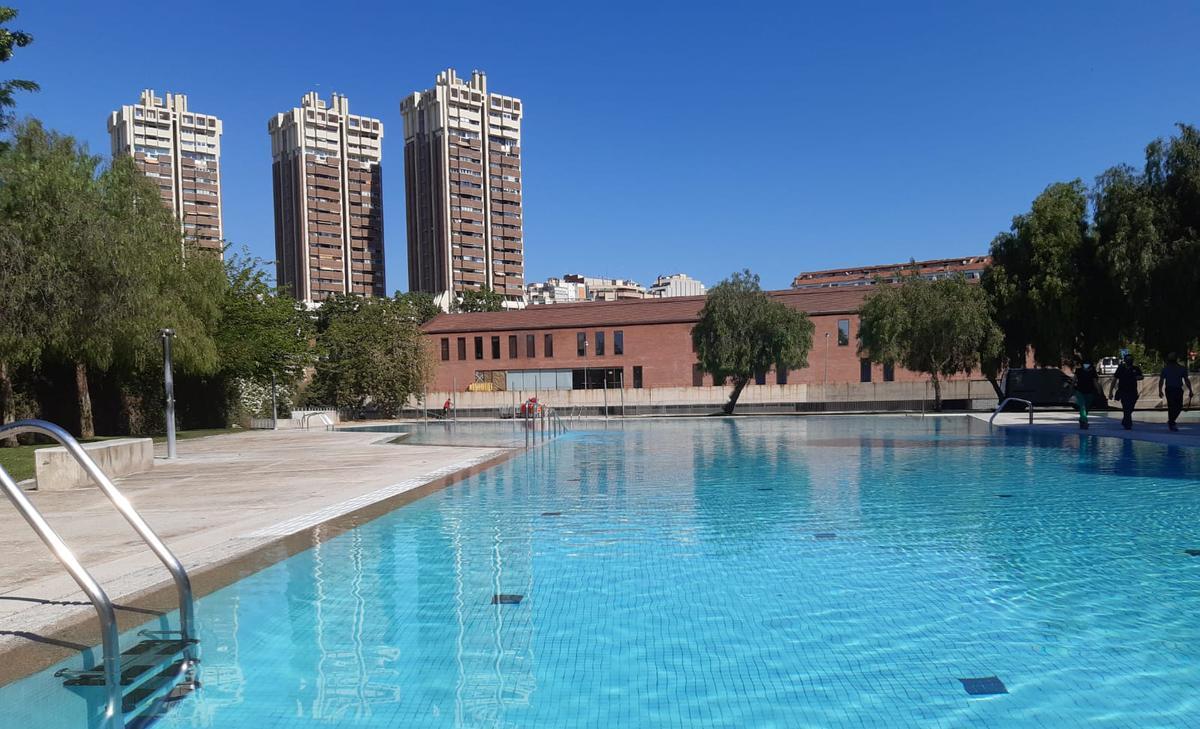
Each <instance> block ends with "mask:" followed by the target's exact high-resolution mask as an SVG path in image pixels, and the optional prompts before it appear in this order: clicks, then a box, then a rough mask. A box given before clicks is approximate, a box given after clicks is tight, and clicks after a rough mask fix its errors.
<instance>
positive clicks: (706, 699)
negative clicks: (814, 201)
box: [0, 417, 1200, 729]
mask: <svg viewBox="0 0 1200 729" xmlns="http://www.w3.org/2000/svg"><path fill="white" fill-rule="evenodd" d="M588 427H592V426H590V425H589V426H588ZM595 427H596V428H602V427H603V424H595ZM1198 490H1200V452H1197V451H1196V450H1194V449H1193V450H1182V449H1173V450H1172V449H1167V448H1164V447H1162V446H1157V445H1153V444H1144V443H1133V442H1130V441H1118V440H1093V439H1089V438H1086V437H1085V438H1082V439H1081V438H1079V437H1077V436H1074V435H1069V436H1062V435H1055V434H1045V433H1019V432H1013V431H998V432H997V433H995V434H993V433H991V432H990V431H989V430H988V428H987V426H986V425H985V424H982V423H980V422H977V421H974V420H971V419H966V418H926V419H921V418H904V417H880V418H866V417H852V418H836V417H805V418H744V419H690V420H656V421H653V422H629V423H618V422H616V421H614V422H612V423H610V424H609V425H608V427H607V429H604V430H596V431H589V432H572V433H570V434H568V435H566V436H564V437H561V438H559V439H557V440H554V441H552V442H550V443H548V444H546V445H545V446H543V447H540V448H536V449H532V450H530V451H528V452H526V453H523V454H521V455H519V456H517V457H516V458H514V459H512V460H510V461H508V462H506V463H504V464H501V465H500V466H497V467H495V468H492V469H491V470H489V471H487V472H485V473H483V474H480V475H478V476H476V477H472V478H470V479H468V480H466V481H464V482H461V483H459V484H456V485H454V486H451V487H449V488H447V489H445V490H442V491H440V492H437V493H435V494H433V495H430V496H428V497H426V498H424V499H421V500H419V501H416V502H414V503H412V504H409V505H408V506H405V507H403V508H400V509H398V510H396V511H394V512H392V513H390V514H388V515H386V516H383V517H381V518H379V519H377V520H375V521H372V522H370V523H368V524H366V525H364V526H362V527H360V528H358V529H355V530H352V531H350V532H346V533H343V534H340V535H338V536H336V537H333V538H330V539H328V540H318V543H316V544H315V545H314V546H313V548H312V549H310V550H308V551H305V552H302V553H300V554H297V555H295V556H294V557H292V558H290V559H288V560H286V561H284V562H281V563H278V564H276V565H274V566H271V567H268V568H266V569H264V570H262V571H260V572H258V573H256V574H254V575H251V576H249V577H247V578H245V579H243V580H241V581H240V582H237V583H235V584H233V585H231V586H229V587H227V588H225V589H222V590H220V591H218V592H215V593H213V594H211V595H208V596H207V597H205V598H203V599H202V600H201V601H200V602H199V604H198V605H197V614H198V619H199V630H200V636H201V639H202V641H203V664H202V673H201V676H202V679H203V682H204V685H203V688H202V689H201V690H200V691H199V692H197V693H195V694H193V695H191V696H190V697H188V698H186V699H184V700H182V701H181V702H179V703H178V704H177V705H176V706H175V707H174V708H173V710H172V711H171V712H170V713H169V714H167V715H166V716H165V717H164V718H163V719H161V720H160V722H159V723H158V724H156V725H155V726H156V729H157V727H163V728H164V729H181V728H184V727H187V728H194V727H220V728H221V729H284V728H287V729H293V728H296V729H298V728H302V727H332V726H337V727H372V728H375V727H505V728H508V727H511V728H516V727H531V728H541V727H556V728H561V727H804V726H811V727H961V726H971V727H1005V728H1008V727H1074V726H1088V727H1129V726H1162V727H1194V726H1198V725H1200V699H1197V694H1196V691H1195V686H1196V684H1197V681H1200V663H1198V662H1197V659H1200V557H1193V556H1190V555H1188V554H1187V552H1186V551H1185V550H1188V549H1197V548H1200V527H1198V526H1197V525H1198V524H1200V491H1198ZM498 596H503V597H498ZM48 674H49V672H46V673H43V674H40V675H39V676H35V677H31V678H30V679H27V680H25V681H23V682H19V683H17V684H14V685H11V686H8V687H5V688H4V689H0V717H4V719H5V722H11V724H10V723H4V724H3V725H4V726H5V727H8V726H10V725H11V726H14V727H16V726H36V727H42V728H45V729H59V727H72V728H78V727H81V726H82V724H80V723H78V722H79V720H78V718H77V717H78V716H79V714H78V712H79V711H80V709H79V707H73V706H72V705H71V704H70V701H71V700H72V699H71V698H69V694H66V692H64V690H63V689H62V688H61V686H59V684H58V683H57V682H56V681H54V680H52V679H51V680H48V679H47V677H48ZM992 677H995V679H997V680H994V681H993V680H988V681H984V682H982V683H975V684H972V683H964V682H962V681H961V680H960V679H991V678H992ZM967 688H972V689H979V690H984V691H988V690H991V691H996V690H999V689H1000V688H1003V689H1004V690H1006V691H1007V693H998V694H992V695H981V696H971V695H969V694H968V692H967ZM65 694H66V695H65ZM48 707H49V708H48ZM73 712H74V713H73Z"/></svg>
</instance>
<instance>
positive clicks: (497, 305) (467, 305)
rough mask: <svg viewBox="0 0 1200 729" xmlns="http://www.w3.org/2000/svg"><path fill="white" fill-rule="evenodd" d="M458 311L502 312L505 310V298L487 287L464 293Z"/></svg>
mask: <svg viewBox="0 0 1200 729" xmlns="http://www.w3.org/2000/svg"><path fill="white" fill-rule="evenodd" d="M457 308H458V311H460V312H470V311H500V310H501V309H503V308H504V297H503V296H501V295H500V294H498V293H496V292H495V291H493V290H491V289H490V288H488V287H487V286H484V287H483V288H481V289H479V290H478V291H464V292H463V295H462V298H461V299H459V302H458V307H457Z"/></svg>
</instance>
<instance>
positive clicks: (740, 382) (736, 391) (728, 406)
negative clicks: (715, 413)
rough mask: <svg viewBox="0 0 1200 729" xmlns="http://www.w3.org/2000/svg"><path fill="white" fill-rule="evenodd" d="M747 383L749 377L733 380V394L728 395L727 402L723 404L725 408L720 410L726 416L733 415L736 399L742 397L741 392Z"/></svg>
mask: <svg viewBox="0 0 1200 729" xmlns="http://www.w3.org/2000/svg"><path fill="white" fill-rule="evenodd" d="M749 382H750V378H749V377H735V378H733V392H731V393H729V402H727V403H725V406H724V407H722V408H721V410H722V412H724V413H725V414H726V415H733V409H734V408H735V407H737V401H738V398H739V397H741V396H742V390H744V389H745V387H746V384H747V383H749Z"/></svg>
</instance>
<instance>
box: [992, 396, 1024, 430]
mask: <svg viewBox="0 0 1200 729" xmlns="http://www.w3.org/2000/svg"><path fill="white" fill-rule="evenodd" d="M1010 402H1023V403H1025V405H1026V407H1028V408H1029V424H1030V425H1033V403H1032V402H1030V401H1029V400H1025V399H1023V398H1019V397H1006V398H1004V400H1002V401H1001V402H1000V404H999V405H997V406H996V409H995V410H993V411H992V417H990V418H988V425H991V424H992V421H993V420H995V419H996V416H997V415H999V414H1000V411H1001V410H1003V409H1004V406H1005V405H1007V404H1009V403H1010Z"/></svg>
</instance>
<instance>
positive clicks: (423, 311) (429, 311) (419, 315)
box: [393, 291, 442, 324]
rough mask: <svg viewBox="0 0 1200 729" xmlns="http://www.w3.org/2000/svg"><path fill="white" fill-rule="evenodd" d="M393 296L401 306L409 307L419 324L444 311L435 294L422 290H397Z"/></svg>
mask: <svg viewBox="0 0 1200 729" xmlns="http://www.w3.org/2000/svg"><path fill="white" fill-rule="evenodd" d="M393 298H394V299H395V300H396V302H397V303H398V304H400V305H401V306H404V307H407V309H408V310H409V311H410V312H411V314H410V316H411V317H412V320H413V321H415V322H416V323H418V324H424V323H425V322H427V321H429V320H430V319H432V318H433V317H435V316H437V315H438V314H441V313H442V310H441V308H439V307H438V305H437V302H436V301H434V298H433V294H427V293H424V292H422V291H409V292H407V293H401V292H399V291H397V292H396V295H395V296H394V297H393Z"/></svg>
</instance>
